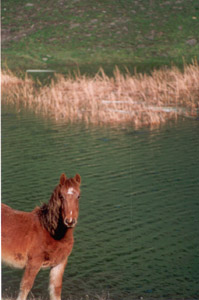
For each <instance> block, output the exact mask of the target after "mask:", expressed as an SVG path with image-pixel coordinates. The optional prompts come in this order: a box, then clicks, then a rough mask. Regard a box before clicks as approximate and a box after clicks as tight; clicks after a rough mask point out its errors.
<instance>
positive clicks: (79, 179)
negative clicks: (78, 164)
mask: <svg viewBox="0 0 199 300" xmlns="http://www.w3.org/2000/svg"><path fill="white" fill-rule="evenodd" d="M74 179H75V181H76V182H77V183H79V184H80V183H81V176H80V175H79V174H76V175H75V177H74Z"/></svg>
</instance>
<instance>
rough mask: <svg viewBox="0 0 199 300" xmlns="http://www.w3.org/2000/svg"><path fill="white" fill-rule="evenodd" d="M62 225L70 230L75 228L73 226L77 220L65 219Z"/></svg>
mask: <svg viewBox="0 0 199 300" xmlns="http://www.w3.org/2000/svg"><path fill="white" fill-rule="evenodd" d="M64 224H65V225H66V226H67V227H68V228H72V227H75V225H76V224H77V220H76V219H72V218H70V219H67V218H66V219H65V220H64Z"/></svg>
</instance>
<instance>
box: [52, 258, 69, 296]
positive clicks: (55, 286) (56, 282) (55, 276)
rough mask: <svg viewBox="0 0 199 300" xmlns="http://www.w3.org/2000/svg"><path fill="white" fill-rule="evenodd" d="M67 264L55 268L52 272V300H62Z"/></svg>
mask: <svg viewBox="0 0 199 300" xmlns="http://www.w3.org/2000/svg"><path fill="white" fill-rule="evenodd" d="M65 266H66V262H64V263H61V264H59V265H57V266H56V267H53V268H52V269H51V271H50V285H49V291H50V300H61V289H62V279H63V274H64V269H65Z"/></svg>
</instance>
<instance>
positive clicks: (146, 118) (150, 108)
mask: <svg viewBox="0 0 199 300" xmlns="http://www.w3.org/2000/svg"><path fill="white" fill-rule="evenodd" d="M2 95H3V101H6V102H12V103H16V104H20V103H23V105H25V106H27V107H30V108H33V109H34V110H35V111H36V112H42V113H43V114H44V115H48V116H50V117H53V118H54V119H56V120H58V121H59V120H64V121H66V122H68V121H71V122H75V121H85V122H86V123H94V124H117V123H120V124H124V123H126V124H131V125H133V126H135V127H136V128H137V127H140V126H156V125H159V124H161V123H164V122H165V121H167V120H168V119H171V118H177V117H178V116H179V115H184V116H187V117H189V116H191V117H196V116H197V114H198V107H199V66H198V64H197V63H194V64H192V65H187V66H184V71H183V72H181V71H180V70H179V69H177V68H176V67H173V68H171V69H162V70H155V71H153V72H152V73H151V75H146V74H144V75H143V74H136V75H134V76H132V75H130V74H129V73H127V74H125V75H123V74H121V72H120V71H119V70H118V69H117V68H116V69H115V72H114V77H112V78H109V77H108V76H106V75H105V73H104V72H103V70H100V71H99V73H98V74H96V75H95V77H93V78H90V77H86V76H83V75H80V74H79V75H76V76H75V77H72V76H68V77H67V78H64V76H62V75H57V78H56V80H55V81H52V82H51V84H50V86H43V87H41V88H39V89H38V88H36V87H35V83H34V81H33V80H31V79H30V78H28V77H26V78H25V79H24V80H22V79H19V78H17V77H16V76H14V75H13V74H12V73H10V72H2Z"/></svg>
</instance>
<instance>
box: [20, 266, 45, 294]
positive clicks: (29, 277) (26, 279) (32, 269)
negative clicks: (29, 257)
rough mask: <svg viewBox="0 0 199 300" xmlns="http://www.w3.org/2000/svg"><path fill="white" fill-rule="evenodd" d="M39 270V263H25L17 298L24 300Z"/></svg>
mask: <svg viewBox="0 0 199 300" xmlns="http://www.w3.org/2000/svg"><path fill="white" fill-rule="evenodd" d="M39 270H40V265H39V266H37V265H32V264H27V266H26V269H25V272H24V275H23V278H22V280H21V284H20V292H19V295H18V297H17V300H26V298H27V296H28V293H29V292H30V290H31V288H32V286H33V283H34V280H35V277H36V275H37V273H38V272H39Z"/></svg>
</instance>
